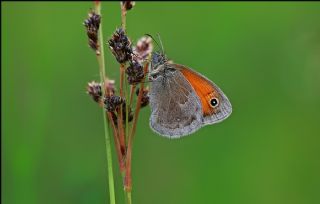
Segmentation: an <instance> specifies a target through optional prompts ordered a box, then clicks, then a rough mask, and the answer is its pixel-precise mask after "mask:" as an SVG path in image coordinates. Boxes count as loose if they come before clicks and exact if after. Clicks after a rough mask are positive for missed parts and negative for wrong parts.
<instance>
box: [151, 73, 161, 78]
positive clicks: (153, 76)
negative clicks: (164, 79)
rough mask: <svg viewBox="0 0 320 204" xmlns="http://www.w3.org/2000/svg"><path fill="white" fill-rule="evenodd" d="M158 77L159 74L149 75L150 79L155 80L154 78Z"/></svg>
mask: <svg viewBox="0 0 320 204" xmlns="http://www.w3.org/2000/svg"><path fill="white" fill-rule="evenodd" d="M158 76H159V74H152V75H151V77H152V79H156V78H158Z"/></svg>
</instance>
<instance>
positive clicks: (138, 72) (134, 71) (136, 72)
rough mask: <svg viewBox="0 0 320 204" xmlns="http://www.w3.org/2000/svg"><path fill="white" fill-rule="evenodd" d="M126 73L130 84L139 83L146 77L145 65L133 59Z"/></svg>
mask: <svg viewBox="0 0 320 204" xmlns="http://www.w3.org/2000/svg"><path fill="white" fill-rule="evenodd" d="M126 74H127V79H128V82H129V84H136V83H139V82H141V81H142V79H143V77H144V73H143V67H142V65H141V64H140V63H139V62H137V61H132V62H130V65H129V67H128V68H127V69H126Z"/></svg>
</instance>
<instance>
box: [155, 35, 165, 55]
mask: <svg viewBox="0 0 320 204" xmlns="http://www.w3.org/2000/svg"><path fill="white" fill-rule="evenodd" d="M157 36H158V38H159V41H160V44H161V50H162V53H163V54H164V47H163V44H162V40H161V37H160V34H159V33H157Z"/></svg>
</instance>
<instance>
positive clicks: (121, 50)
mask: <svg viewBox="0 0 320 204" xmlns="http://www.w3.org/2000/svg"><path fill="white" fill-rule="evenodd" d="M108 43H109V48H110V49H111V52H112V54H113V55H114V56H115V58H116V59H117V61H118V62H119V63H124V62H127V61H128V60H131V58H132V48H131V41H130V40H129V38H128V36H127V35H126V34H125V32H124V30H123V29H122V28H118V29H117V30H116V31H115V32H114V34H113V35H112V37H111V39H110V40H109V41H108Z"/></svg>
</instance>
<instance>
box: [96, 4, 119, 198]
mask: <svg viewBox="0 0 320 204" xmlns="http://www.w3.org/2000/svg"><path fill="white" fill-rule="evenodd" d="M95 10H96V13H97V14H98V15H101V3H100V1H96V2H95ZM98 38H99V51H100V52H99V54H97V55H96V56H97V60H98V63H99V69H100V80H101V83H103V85H102V86H101V89H102V93H105V90H104V89H105V76H106V74H105V61H104V49H103V35H102V25H101V24H100V29H99V34H98ZM102 113H103V114H102V115H103V124H104V133H105V143H106V153H107V164H108V181H109V194H110V203H111V204H115V203H116V198H115V190H114V177H113V165H112V152H111V142H110V136H109V127H108V124H107V116H106V114H105V110H104V109H103V108H102Z"/></svg>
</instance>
